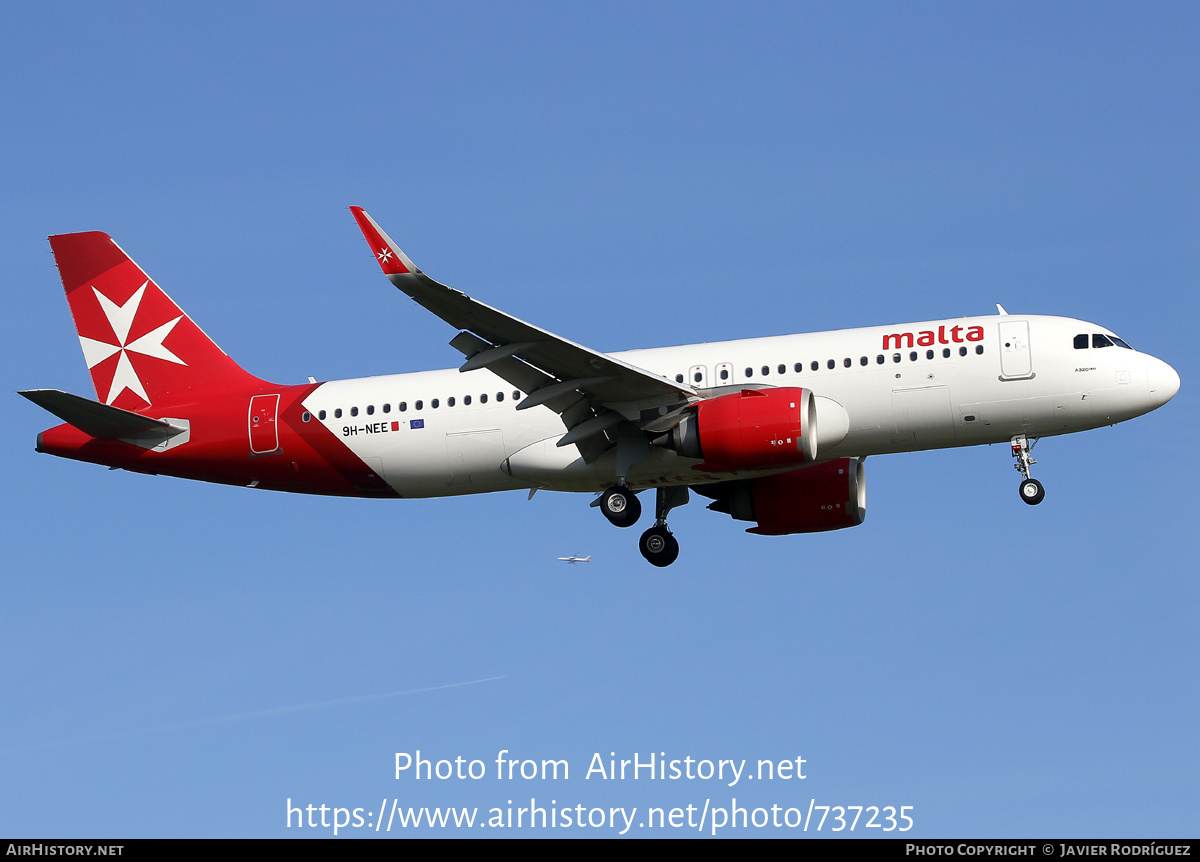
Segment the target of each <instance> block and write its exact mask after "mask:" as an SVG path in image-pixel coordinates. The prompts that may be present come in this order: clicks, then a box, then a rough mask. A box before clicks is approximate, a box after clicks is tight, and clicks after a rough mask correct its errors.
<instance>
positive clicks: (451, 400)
mask: <svg viewBox="0 0 1200 862" xmlns="http://www.w3.org/2000/svg"><path fill="white" fill-rule="evenodd" d="M446 406H447V407H453V406H454V396H453V395H451V396H450V397H449V398H447V399H446Z"/></svg>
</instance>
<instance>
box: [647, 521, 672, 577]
mask: <svg viewBox="0 0 1200 862" xmlns="http://www.w3.org/2000/svg"><path fill="white" fill-rule="evenodd" d="M638 550H639V551H641V552H642V556H643V557H645V558H646V561H647V562H649V563H650V565H652V566H658V567H659V568H660V569H661V568H663V567H664V566H669V565H671V563H673V562H675V560H676V559H677V558H678V557H679V542H678V541H676V539H675V537H674V536H672V535H671V531H670V530H668V529H667V526H666V524H663V525H662V526H658V527H651V528H650V529H649V530H647V531H646V532H644V533H642V537H641V538H640V539H639V540H638Z"/></svg>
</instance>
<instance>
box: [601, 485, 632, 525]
mask: <svg viewBox="0 0 1200 862" xmlns="http://www.w3.org/2000/svg"><path fill="white" fill-rule="evenodd" d="M600 511H601V512H603V513H604V517H606V518H608V520H609V523H611V524H614V525H616V526H618V527H632V526H633V525H634V524H636V523H637V520H638V518H640V517H641V516H642V504H641V503H639V502H638V498H637V497H635V496H634V495H633V491H631V490H629V488H627V487H626V486H624V485H613V486H612V487H611V488H609V489H608V490H607V491H605V492H604V493H603V494H602V495H601V496H600Z"/></svg>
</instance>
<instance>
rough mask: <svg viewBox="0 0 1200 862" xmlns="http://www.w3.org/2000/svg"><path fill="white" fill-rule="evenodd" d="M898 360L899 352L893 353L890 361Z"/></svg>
mask: <svg viewBox="0 0 1200 862" xmlns="http://www.w3.org/2000/svg"><path fill="white" fill-rule="evenodd" d="M899 361H900V354H899V353H893V354H892V362H899Z"/></svg>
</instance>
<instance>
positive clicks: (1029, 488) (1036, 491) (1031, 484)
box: [1021, 479, 1046, 506]
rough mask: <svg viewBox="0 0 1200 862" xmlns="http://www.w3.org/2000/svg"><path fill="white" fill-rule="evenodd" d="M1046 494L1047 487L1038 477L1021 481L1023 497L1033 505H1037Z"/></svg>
mask: <svg viewBox="0 0 1200 862" xmlns="http://www.w3.org/2000/svg"><path fill="white" fill-rule="evenodd" d="M1045 496H1046V489H1045V488H1043V487H1042V483H1041V482H1039V481H1038V480H1037V479H1026V480H1025V481H1024V482H1022V483H1021V499H1022V500H1024V501H1025V502H1026V503H1028V504H1029V505H1031V506H1036V505H1037V504H1038V503H1040V502H1042V500H1043V499H1044V498H1045Z"/></svg>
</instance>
